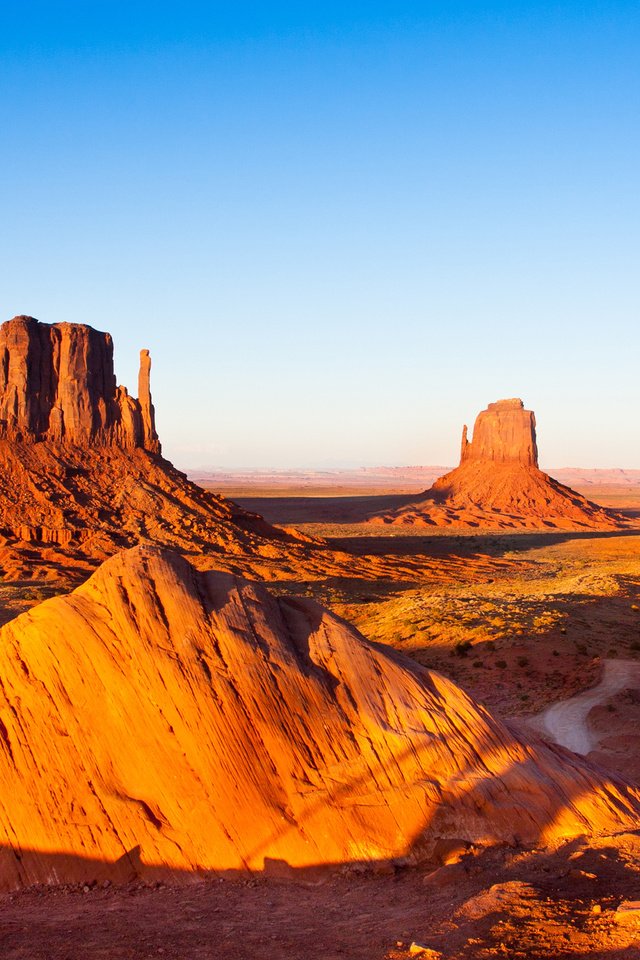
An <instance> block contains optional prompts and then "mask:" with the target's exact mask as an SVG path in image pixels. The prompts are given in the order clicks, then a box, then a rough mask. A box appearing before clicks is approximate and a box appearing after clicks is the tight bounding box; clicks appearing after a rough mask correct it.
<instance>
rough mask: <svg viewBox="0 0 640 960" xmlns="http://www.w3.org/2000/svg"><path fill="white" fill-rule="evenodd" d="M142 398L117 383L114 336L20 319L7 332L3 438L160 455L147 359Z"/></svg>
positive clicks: (1, 369)
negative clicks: (112, 446) (135, 396)
mask: <svg viewBox="0 0 640 960" xmlns="http://www.w3.org/2000/svg"><path fill="white" fill-rule="evenodd" d="M140 361H141V362H140V400H136V399H134V398H133V397H130V396H129V394H128V393H127V390H126V388H125V387H119V386H117V385H116V378H115V376H114V372H113V342H112V340H111V337H110V335H109V334H108V333H101V332H100V331H98V330H94V329H93V328H92V327H89V326H85V325H84V324H75V323H55V324H47V323H40V322H39V321H38V320H35V319H34V318H33V317H25V316H21V317H14V318H13V320H8V321H7V322H6V323H3V324H2V326H1V327H0V438H4V439H8V440H18V441H21V440H24V441H29V440H31V441H40V440H47V441H50V442H54V443H68V444H74V445H76V446H84V445H86V444H89V443H90V444H92V445H102V446H104V445H106V446H109V445H115V446H119V447H122V448H123V449H132V448H136V447H141V448H143V449H145V450H148V451H150V452H152V453H159V452H160V443H159V441H158V435H157V433H156V430H155V423H154V411H153V405H152V403H151V393H150V389H149V370H150V367H151V359H150V357H149V352H148V350H143V351H142V353H141V357H140Z"/></svg>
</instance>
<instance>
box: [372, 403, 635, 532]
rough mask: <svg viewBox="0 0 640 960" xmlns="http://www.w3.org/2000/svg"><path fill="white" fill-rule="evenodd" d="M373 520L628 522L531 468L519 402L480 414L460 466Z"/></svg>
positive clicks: (533, 524)
mask: <svg viewBox="0 0 640 960" xmlns="http://www.w3.org/2000/svg"><path fill="white" fill-rule="evenodd" d="M372 519H373V521H374V522H377V523H395V524H410V525H416V526H459V527H471V528H475V527H483V528H500V529H530V530H545V529H559V530H579V529H617V528H623V527H625V526H627V525H628V523H629V521H628V520H627V519H626V518H625V517H623V516H622V515H620V514H617V513H614V512H613V511H611V510H607V509H605V508H604V507H600V506H598V504H595V503H592V502H591V501H590V500H587V499H586V498H585V497H583V496H582V495H581V494H579V493H577V492H576V491H575V490H571V489H570V488H569V487H565V486H564V485H563V484H561V483H559V482H558V481H557V480H554V479H553V477H550V476H549V475H548V474H546V473H543V472H542V470H540V469H539V467H538V446H537V441H536V421H535V416H534V414H533V411H531V410H525V409H524V404H523V402H522V400H519V399H511V400H498V401H497V402H496V403H490V404H489V406H488V407H487V409H486V410H482V411H481V412H480V413H479V414H478V416H477V418H476V422H475V425H474V428H473V439H472V440H469V439H468V435H467V427H466V425H465V426H464V428H463V431H462V448H461V452H460V465H459V466H458V467H456V469H455V470H452V471H451V472H450V473H447V474H445V475H444V476H443V477H440V479H438V480H436V482H435V483H434V484H433V486H432V487H430V488H429V490H427V491H425V493H423V494H421V495H419V497H417V498H416V497H415V496H413V495H412V496H411V497H409V498H405V499H404V502H403V503H401V504H400V505H399V506H398V507H397V508H395V509H391V510H389V511H388V512H386V513H384V514H381V515H379V516H376V517H373V518H372Z"/></svg>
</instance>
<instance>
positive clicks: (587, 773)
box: [0, 546, 640, 888]
mask: <svg viewBox="0 0 640 960" xmlns="http://www.w3.org/2000/svg"><path fill="white" fill-rule="evenodd" d="M0 645H1V647H2V650H3V669H2V684H1V685H0V844H1V848H0V886H2V887H4V888H7V887H15V886H19V885H24V884H29V883H36V882H42V883H61V882H65V881H71V880H83V881H90V880H96V879H102V878H105V877H111V878H112V879H128V878H130V876H131V875H132V874H134V873H138V874H142V875H146V876H153V875H154V874H155V875H156V876H159V875H171V876H174V877H179V876H191V875H193V874H194V873H196V872H202V871H224V870H229V871H240V872H244V871H261V870H264V869H266V870H269V869H270V868H272V867H273V866H274V865H276V866H278V865H280V867H282V866H288V867H289V868H294V869H295V868H302V867H310V866H316V865H321V864H339V863H348V862H354V861H355V862H363V861H364V862H376V861H383V862H386V861H389V860H392V859H394V858H398V857H400V858H408V861H404V862H418V861H420V860H421V859H423V858H426V859H428V858H429V857H430V856H431V855H432V852H433V850H434V847H435V845H436V843H437V841H438V840H439V839H443V838H444V839H455V840H456V841H458V842H462V843H463V844H464V843H465V842H466V843H473V844H483V845H484V844H493V843H496V842H505V841H506V842H508V843H525V844H526V843H539V842H544V843H554V842H556V841H559V840H562V839H565V838H567V837H571V836H576V835H578V834H584V833H592V832H594V831H596V832H597V831H604V832H607V833H610V832H612V831H615V830H618V829H624V828H629V825H630V824H636V825H637V817H638V812H639V810H640V806H639V802H638V796H637V794H636V793H635V792H634V791H633V790H632V789H631V788H630V787H627V786H625V785H624V784H623V783H622V782H616V781H614V780H612V779H610V778H608V777H607V776H606V775H605V774H604V773H603V772H602V771H599V770H597V769H595V768H593V767H591V766H589V764H588V763H587V762H586V761H582V760H581V759H579V758H577V757H576V756H575V755H572V754H569V753H568V752H567V751H564V750H562V748H553V747H550V746H547V745H544V744H542V743H539V742H535V741H527V740H525V739H523V738H522V736H521V735H520V734H518V735H516V734H515V733H513V732H512V731H511V730H510V729H508V728H507V727H506V726H504V725H503V724H502V723H500V722H498V721H497V720H496V719H494V718H493V717H492V716H491V715H490V714H489V713H488V712H487V711H486V710H485V709H484V708H482V707H481V706H479V705H478V704H476V703H474V702H473V701H472V700H471V699H470V698H469V697H468V696H467V695H466V694H464V693H463V692H462V690H460V689H459V688H458V687H456V685H455V684H453V683H451V682H450V681H448V680H446V679H444V678H443V677H442V676H439V675H438V674H436V673H432V672H430V671H428V670H426V669H425V668H423V667H421V666H419V665H418V664H416V663H415V662H413V661H411V660H408V659H405V658H404V657H402V656H400V655H399V654H397V653H395V652H391V651H390V650H388V649H386V648H382V647H379V646H377V645H375V644H372V643H369V642H368V641H367V640H365V639H364V638H363V637H362V636H361V635H360V634H359V633H358V632H357V631H356V630H355V629H354V628H352V627H351V626H349V625H348V624H347V623H345V622H344V621H342V620H340V619H339V618H337V617H336V616H334V615H333V614H331V613H330V612H328V611H327V610H325V609H323V608H321V607H319V606H318V605H317V604H315V603H313V602H311V601H309V600H301V599H293V598H285V597H274V596H272V595H271V594H270V593H269V592H268V591H267V590H266V589H264V588H263V587H261V586H258V585H256V584H251V583H248V582H246V581H243V580H239V579H237V578H235V577H233V576H231V575H229V574H224V573H220V572H208V573H198V572H197V571H196V570H194V569H193V568H192V567H191V566H190V565H189V564H188V563H187V562H186V560H184V559H182V558H180V557H178V556H177V555H176V554H174V553H171V552H170V551H166V550H161V549H159V548H157V547H151V546H147V547H137V548H134V549H133V550H130V551H127V552H123V553H120V554H118V555H116V556H114V557H112V558H111V559H110V560H108V561H107V562H106V563H105V564H103V566H102V567H101V568H100V569H99V570H98V571H97V572H96V573H95V574H94V575H93V576H92V577H91V579H90V580H88V581H87V582H86V583H85V584H84V585H83V586H81V587H80V588H78V589H77V590H76V591H74V592H73V593H71V594H70V595H68V596H64V597H57V598H55V599H53V600H48V601H46V602H45V603H42V604H40V605H39V606H37V607H35V608H33V609H32V610H30V611H29V612H28V613H26V614H23V615H22V616H20V617H18V618H17V619H15V620H13V621H12V622H11V623H9V624H7V625H6V626H5V627H3V628H2V630H1V631H0Z"/></svg>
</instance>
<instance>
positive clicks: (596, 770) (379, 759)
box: [0, 317, 640, 960]
mask: <svg viewBox="0 0 640 960" xmlns="http://www.w3.org/2000/svg"><path fill="white" fill-rule="evenodd" d="M0 347H1V348H2V351H3V356H4V357H5V362H4V365H3V367H2V374H1V376H0V401H1V402H0V409H1V413H2V416H1V417H0V420H1V421H2V431H1V436H0V448H1V449H0V454H1V455H0V468H1V470H2V477H3V490H2V500H1V506H2V542H1V543H0V567H1V568H2V573H3V582H2V585H1V587H0V591H1V592H0V604H1V616H2V634H1V638H0V642H1V643H2V647H3V665H2V673H1V674H0V678H1V680H2V684H1V687H0V761H1V762H0V826H1V829H2V848H1V850H0V889H1V893H0V944H1V954H2V957H3V958H7V960H25V958H39V960H45V958H46V960H80V958H82V960H85V958H89V960H92V958H107V957H108V958H110V960H125V958H134V960H142V958H151V957H156V956H159V957H165V958H168V960H188V958H189V960H190V958H214V957H215V958H223V960H241V958H245V957H260V958H265V960H285V958H287V960H288V958H296V960H297V958H303V957H314V958H315V957H317V958H323V960H324V958H327V960H329V958H342V957H349V958H355V960H360V958H362V960H385V958H386V960H401V958H404V957H409V956H423V957H424V958H425V960H463V958H480V960H483V958H489V957H506V958H516V957H533V958H543V957H545V958H546V957H559V958H560V957H566V958H569V957H575V958H586V957H590V958H601V960H618V958H620V960H622V958H634V957H637V956H639V955H640V953H639V951H640V946H639V944H640V940H639V937H640V921H639V919H638V910H637V909H636V901H640V752H639V751H640V732H639V726H638V721H639V719H640V560H639V556H640V555H639V550H638V547H639V545H640V477H638V475H637V474H634V473H633V472H631V471H624V470H613V471H608V472H606V473H604V474H603V473H602V472H598V471H590V470H588V469H586V468H585V469H582V470H579V471H576V470H568V469H565V470H551V471H548V472H544V471H542V470H540V468H539V467H538V453H537V446H536V429H535V419H534V417H533V414H532V413H531V411H528V410H526V409H524V406H523V404H522V403H521V401H519V400H515V399H510V400H504V401H499V402H497V403H495V402H494V403H493V404H491V405H490V406H489V407H488V408H487V410H486V411H483V412H482V414H481V415H479V419H478V420H477V421H476V425H475V427H474V430H473V440H472V441H470V440H469V439H468V435H467V431H466V428H465V432H464V434H463V444H462V451H461V462H460V465H459V466H458V467H456V468H454V469H453V470H449V469H447V468H438V467H435V468H429V467H420V468H410V469H405V468H401V467H398V468H393V469H391V468H386V469H380V470H377V471H376V470H373V471H372V470H366V471H365V470H361V471H351V472H344V471H342V472H335V473H331V472H330V471H328V472H326V473H324V474H322V475H321V476H319V475H317V474H313V473H309V474H306V473H303V472H299V473H289V474H273V475H269V474H264V473H263V474H252V473H247V474H245V475H243V476H235V475H228V474H227V475H213V474H212V473H211V472H204V473H201V474H198V473H195V472H194V473H193V474H192V475H191V476H190V477H187V476H186V475H185V474H184V473H182V472H181V471H179V470H177V469H176V468H175V467H173V466H172V465H171V464H170V463H168V461H166V460H164V459H163V457H162V453H161V445H160V441H159V438H158V434H157V432H156V426H155V419H154V411H153V404H152V401H151V392H150V359H149V355H148V353H147V351H142V354H141V366H140V380H139V386H138V393H139V399H137V400H136V399H134V398H132V397H130V396H129V395H128V393H127V391H126V390H125V389H124V388H123V387H116V383H115V379H114V377H113V369H112V346H111V341H110V338H109V336H108V334H101V333H99V332H97V331H93V330H92V329H91V328H89V327H83V326H80V325H68V324H58V325H53V326H49V325H46V324H41V323H39V322H38V321H35V320H33V318H29V317H17V318H15V319H14V320H12V321H9V322H8V323H6V324H4V325H3V327H2V328H1V329H0ZM474 444H475V447H474ZM549 473H550V474H551V477H549V475H548V474H549Z"/></svg>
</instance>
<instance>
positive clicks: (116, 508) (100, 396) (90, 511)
mask: <svg viewBox="0 0 640 960" xmlns="http://www.w3.org/2000/svg"><path fill="white" fill-rule="evenodd" d="M150 370H151V358H150V356H149V351H148V350H142V351H141V353H140V375H139V380H138V393H139V397H138V399H135V398H133V397H130V396H129V394H128V393H127V390H126V388H125V387H122V386H117V385H116V379H115V376H114V370H113V343H112V340H111V337H110V335H109V334H108V333H100V332H99V331H97V330H94V329H93V328H92V327H89V326H84V325H80V324H69V323H60V324H53V325H51V324H46V323H40V322H39V321H38V320H34V319H33V318H32V317H26V316H21V317H15V318H14V319H13V320H9V321H8V322H6V323H4V324H3V325H2V326H1V327H0V576H4V577H5V579H14V578H15V579H19V578H21V577H24V576H41V575H42V576H51V577H59V576H60V575H63V576H64V577H65V578H67V577H72V578H75V577H76V576H82V575H86V573H87V571H88V570H90V569H92V568H95V566H96V564H97V563H98V562H100V561H102V560H104V559H105V558H106V557H108V556H110V555H111V554H112V553H113V552H114V551H116V550H118V549H121V548H122V547H125V546H132V545H133V544H135V543H138V542H140V541H141V540H151V541H154V542H157V543H161V544H166V545H169V546H174V547H177V548H179V549H181V550H185V551H187V552H189V553H192V554H199V553H200V554H201V553H211V552H213V553H217V554H218V555H223V556H224V562H226V564H227V566H228V567H230V568H231V569H238V566H239V565H240V566H242V568H243V569H251V570H252V572H255V573H259V572H262V570H263V563H264V558H268V559H269V560H271V559H273V558H274V557H277V556H282V555H285V556H286V554H287V549H288V548H287V549H285V548H284V546H283V545H284V544H285V543H287V544H292V543H293V540H294V538H293V537H292V536H290V535H288V534H286V533H284V532H283V531H282V530H275V529H274V528H272V527H270V526H269V525H268V524H267V523H265V522H264V521H263V520H262V518H261V517H258V516H257V515H254V514H250V513H248V512H246V511H244V510H242V509H241V508H240V507H238V506H237V505H236V504H233V503H231V502H230V501H228V500H226V499H225V498H223V497H218V496H215V495H214V494H212V493H209V492H206V491H204V490H203V489H202V488H201V487H199V486H198V485H197V484H194V483H191V482H189V480H188V479H187V478H186V476H185V475H184V474H183V473H181V472H180V471H178V470H176V469H175V468H174V467H173V466H172V464H171V463H169V462H168V461H167V460H165V459H163V458H162V456H161V455H160V442H159V439H158V434H157V432H156V426H155V415H154V408H153V403H152V400H151V389H150ZM298 546H299V542H298ZM291 550H292V552H293V553H295V552H296V551H295V548H294V546H292V547H291ZM240 558H244V559H245V561H247V559H248V558H251V561H250V562H249V563H248V564H247V563H245V564H244V565H243V564H242V563H241V561H240ZM221 562H223V561H222V560H221Z"/></svg>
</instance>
